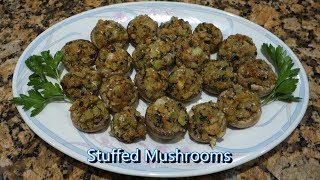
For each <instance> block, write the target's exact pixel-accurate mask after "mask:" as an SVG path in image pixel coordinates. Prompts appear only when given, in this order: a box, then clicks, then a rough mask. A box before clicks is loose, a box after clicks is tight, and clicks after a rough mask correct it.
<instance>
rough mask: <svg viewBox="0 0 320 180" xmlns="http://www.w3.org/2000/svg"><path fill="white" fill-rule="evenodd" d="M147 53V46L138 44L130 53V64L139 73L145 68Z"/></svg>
mask: <svg viewBox="0 0 320 180" xmlns="http://www.w3.org/2000/svg"><path fill="white" fill-rule="evenodd" d="M147 51H148V45H146V44H139V45H138V46H137V47H136V48H135V49H134V51H133V53H132V63H133V66H134V68H135V69H136V70H137V71H141V70H143V69H145V68H146V67H147V62H146V58H145V55H146V52H147Z"/></svg>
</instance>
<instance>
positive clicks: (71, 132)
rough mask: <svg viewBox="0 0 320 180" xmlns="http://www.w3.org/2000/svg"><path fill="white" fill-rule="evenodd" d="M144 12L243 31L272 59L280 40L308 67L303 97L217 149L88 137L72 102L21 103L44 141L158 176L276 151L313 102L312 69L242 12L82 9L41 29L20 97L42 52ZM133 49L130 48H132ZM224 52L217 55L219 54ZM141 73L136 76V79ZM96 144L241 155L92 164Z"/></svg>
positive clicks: (173, 7)
mask: <svg viewBox="0 0 320 180" xmlns="http://www.w3.org/2000/svg"><path fill="white" fill-rule="evenodd" d="M140 14H147V15H149V16H150V17H151V18H153V19H154V20H156V21H157V22H158V23H159V24H160V23H161V22H165V21H168V20H169V19H170V18H171V16H177V17H179V18H183V19H184V20H187V21H189V23H190V24H191V25H192V27H193V28H195V27H196V26H197V24H198V23H200V22H210V23H213V24H214V25H216V26H217V27H218V28H220V30H221V31H222V34H223V37H224V39H226V38H227V37H228V36H229V35H232V34H236V33H240V34H245V35H248V36H250V37H251V38H252V39H253V41H254V43H255V45H256V46H257V48H258V58H262V59H265V57H264V56H263V55H262V54H261V52H260V47H261V45H262V44H263V43H270V44H272V45H273V46H277V45H280V46H282V47H283V48H284V49H285V50H286V51H287V53H288V55H289V56H290V57H291V58H292V59H293V61H294V67H298V68H300V73H299V75H298V77H297V78H298V79H299V83H298V86H297V89H296V91H295V92H294V95H295V96H299V97H301V98H302V100H301V101H300V102H298V103H283V102H278V101H277V102H273V103H271V104H269V105H266V106H264V107H263V109H262V116H261V118H260V121H259V122H258V123H257V124H256V125H255V126H253V127H251V128H248V129H241V130H238V129H227V131H226V134H225V136H224V137H223V140H222V141H219V142H217V145H216V146H215V147H214V148H213V149H212V148H211V147H210V146H208V145H205V144H198V143H195V142H193V141H191V140H190V138H189V136H188V135H187V134H186V135H185V137H184V138H183V139H181V140H179V141H174V142H167V143H163V142H158V141H155V140H153V139H151V138H150V137H149V136H147V138H146V140H145V141H139V142H137V143H133V144H124V143H121V142H119V141H118V140H116V139H115V138H114V137H111V136H110V135H109V131H110V128H108V129H107V130H106V131H103V132H99V133H94V134H87V133H83V132H80V131H78V130H77V129H76V128H75V127H74V126H73V125H72V122H71V119H70V113H69V111H68V109H69V107H70V106H71V104H69V103H51V104H49V105H47V106H46V108H45V109H44V110H43V111H42V112H41V113H40V114H39V115H37V116H35V117H31V116H30V112H29V111H27V112H26V111H24V110H23V109H22V108H21V107H20V106H18V107H17V108H18V110H19V112H20V114H21V116H22V118H23V119H24V121H25V122H26V123H27V124H28V125H29V127H30V128H31V129H32V130H33V131H34V132H35V133H36V134H37V135H38V136H39V137H41V138H42V139H43V140H45V141H46V142H47V143H49V144H50V145H51V146H53V147H55V148H56V149H58V150H60V151H61V152H63V153H65V154H67V155H69V156H71V157H73V158H75V159H77V160H79V161H81V162H83V163H86V164H89V165H92V166H95V167H97V168H101V169H104V170H108V171H113V172H117V173H122V174H129V175H137V176H152V177H184V176H196V175H203V174H209V173H214V172H219V171H222V170H226V169H230V168H232V167H235V166H238V165H240V164H243V163H245V162H247V161H250V160H252V159H254V158H257V157H259V156H261V155H263V154H264V153H266V152H268V151H269V150H271V149H272V148H274V147H275V146H276V145H278V144H279V143H280V142H282V141H283V140H284V139H285V138H286V137H288V136H289V135H290V134H291V132H292V131H293V130H294V129H295V128H296V127H297V125H298V124H299V122H300V121H301V119H302V117H303V115H304V113H305V111H306V108H307V104H308V100H309V85H308V80H307V77H306V73H305V71H304V69H303V67H302V65H301V63H300V62H299V59H298V58H297V57H296V56H295V54H294V53H293V52H292V51H291V49H290V48H289V47H288V46H287V45H286V44H285V43H284V42H283V41H281V40H280V39H279V38H277V37H276V36H275V35H273V34H272V33H270V32H269V31H267V30H266V29H264V28H262V27H261V26H258V25H256V24H254V23H252V22H250V21H248V20H246V19H244V18H241V17H239V16H236V15H233V14H230V13H227V12H224V11H221V10H217V9H213V8H209V7H204V6H199V5H192V4H185V3H173V2H139V3H123V4H117V5H111V6H106V7H101V8H97V9H93V10H90V11H86V12H83V13H80V14H78V15H75V16H72V17H70V18H67V19H65V20H63V21H61V22H59V23H57V24H55V25H54V26H52V27H50V28H49V29H47V30H46V31H44V32H43V33H42V34H40V35H39V36H38V37H37V38H36V39H35V40H33V41H32V43H31V44H30V45H29V46H28V47H27V49H26V50H25V51H24V52H23V54H22V55H21V57H20V58H19V61H18V63H17V65H16V68H15V72H14V76H13V84H12V89H13V95H14V96H18V95H19V94H22V93H23V94H26V93H27V91H28V90H29V89H30V88H29V87H28V86H27V82H28V77H29V75H30V74H31V71H30V70H29V69H28V68H27V67H26V65H25V60H26V59H27V58H28V57H29V56H31V55H33V54H39V53H40V52H41V51H44V50H50V51H51V53H52V54H53V53H55V52H56V51H58V50H60V49H61V48H62V47H63V45H64V44H65V43H67V42H69V41H71V40H74V39H88V40H90V32H91V30H92V28H93V27H94V26H95V24H96V23H97V21H98V20H99V19H112V20H115V21H117V22H119V23H121V24H122V25H124V26H125V27H126V26H127V24H128V23H129V21H130V20H131V19H133V18H134V17H135V16H137V15H140ZM132 51H133V47H131V46H130V47H129V48H128V52H129V53H132ZM215 57H216V55H215V54H214V55H212V58H215ZM134 74H135V72H133V73H132V74H131V78H132V79H133V77H134ZM209 100H212V101H214V102H215V101H216V98H215V97H212V96H209V95H207V94H205V93H202V94H201V97H200V98H199V99H197V100H195V101H193V102H192V103H190V104H188V105H187V109H188V110H190V108H191V107H192V105H194V104H197V103H201V102H206V101H209ZM146 108H147V105H146V104H145V103H144V102H143V101H142V100H139V105H138V107H137V110H138V111H140V112H141V114H143V115H144V113H145V110H146ZM90 148H96V149H100V150H101V151H105V152H110V151H111V150H112V149H113V148H122V149H124V150H125V151H128V152H133V151H135V150H136V148H139V149H141V151H142V152H143V151H144V150H145V149H150V150H154V149H158V150H160V151H161V152H169V151H174V150H175V149H176V148H179V149H180V150H181V151H183V152H199V153H201V152H230V153H232V154H233V156H232V158H233V162H232V163H146V162H145V161H144V160H143V158H144V157H143V156H144V154H143V153H142V160H141V163H93V164H92V163H89V162H88V161H87V159H88V158H89V156H88V154H87V151H88V149H90Z"/></svg>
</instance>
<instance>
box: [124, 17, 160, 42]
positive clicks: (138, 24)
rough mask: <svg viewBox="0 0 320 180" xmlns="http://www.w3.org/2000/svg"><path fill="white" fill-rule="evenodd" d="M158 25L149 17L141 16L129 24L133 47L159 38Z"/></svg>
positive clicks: (128, 29)
mask: <svg viewBox="0 0 320 180" xmlns="http://www.w3.org/2000/svg"><path fill="white" fill-rule="evenodd" d="M157 29H158V23H157V22H156V21H154V20H153V19H151V18H150V17H149V16H148V15H139V16H137V17H135V18H134V19H133V20H131V21H130V22H129V24H128V28H127V31H128V35H129V39H130V42H131V44H132V45H133V46H137V45H138V44H144V43H146V40H147V39H150V38H154V37H156V36H157Z"/></svg>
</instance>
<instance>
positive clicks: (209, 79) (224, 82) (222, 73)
mask: <svg viewBox="0 0 320 180" xmlns="http://www.w3.org/2000/svg"><path fill="white" fill-rule="evenodd" d="M201 75H202V80H203V89H204V90H206V91H207V92H209V93H212V94H216V95H218V94H220V93H221V92H222V91H224V90H227V89H229V88H231V87H232V85H233V84H234V80H235V77H234V73H233V68H232V66H231V65H230V63H229V62H228V61H225V60H213V61H208V62H207V63H206V64H205V65H204V68H203V71H202V72H201Z"/></svg>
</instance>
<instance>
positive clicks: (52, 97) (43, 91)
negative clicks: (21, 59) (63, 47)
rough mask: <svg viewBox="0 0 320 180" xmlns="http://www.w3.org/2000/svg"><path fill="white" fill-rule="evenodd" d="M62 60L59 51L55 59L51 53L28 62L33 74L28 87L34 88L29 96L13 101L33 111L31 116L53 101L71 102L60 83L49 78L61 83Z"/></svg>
mask: <svg viewBox="0 0 320 180" xmlns="http://www.w3.org/2000/svg"><path fill="white" fill-rule="evenodd" d="M61 60H62V53H61V52H60V51H58V52H57V53H56V54H55V55H54V57H52V56H51V55H50V51H43V52H41V56H39V55H33V56H30V57H29V58H28V59H27V60H26V65H27V67H28V68H29V69H30V70H31V71H32V72H33V74H32V75H30V76H29V82H28V86H31V87H33V89H32V90H29V91H28V94H29V95H28V96H27V95H24V94H20V97H14V98H13V99H12V101H13V102H14V103H15V104H17V105H21V106H23V109H24V110H29V109H31V108H32V110H31V116H35V115H37V114H39V112H40V111H41V110H42V109H43V108H44V107H45V106H46V105H47V104H48V103H50V102H52V101H70V98H69V97H67V96H66V95H65V94H64V93H63V90H62V89H61V87H60V85H59V84H58V83H52V82H50V81H48V79H47V77H51V78H54V79H55V80H57V81H58V82H59V83H60V75H61V72H62V71H61V70H60V69H59V64H60V62H61Z"/></svg>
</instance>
